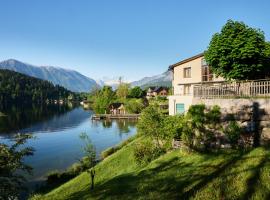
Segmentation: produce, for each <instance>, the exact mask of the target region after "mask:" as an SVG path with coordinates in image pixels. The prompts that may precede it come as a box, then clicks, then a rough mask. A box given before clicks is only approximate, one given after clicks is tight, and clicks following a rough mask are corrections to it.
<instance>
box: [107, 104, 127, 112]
mask: <svg viewBox="0 0 270 200" xmlns="http://www.w3.org/2000/svg"><path fill="white" fill-rule="evenodd" d="M109 109H110V114H112V115H124V114H126V109H125V106H124V104H123V103H112V104H111V105H110V106H109Z"/></svg>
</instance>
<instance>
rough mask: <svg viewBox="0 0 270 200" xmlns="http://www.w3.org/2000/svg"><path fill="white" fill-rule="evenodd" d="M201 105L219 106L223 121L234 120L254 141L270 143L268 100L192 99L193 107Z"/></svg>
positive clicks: (269, 102) (269, 107) (269, 109)
mask: <svg viewBox="0 0 270 200" xmlns="http://www.w3.org/2000/svg"><path fill="white" fill-rule="evenodd" d="M201 103H203V104H205V105H206V106H214V105H218V106H220V108H221V113H222V120H223V121H225V122H226V121H230V120H233V119H235V120H236V121H237V122H238V123H239V124H240V125H241V126H242V127H243V128H244V130H245V132H247V133H250V134H254V140H258V141H259V142H260V143H261V144H268V143H270V99H263V98H261V99H199V98H194V99H193V101H192V104H193V105H194V104H201ZM256 135H258V136H257V137H258V138H256Z"/></svg>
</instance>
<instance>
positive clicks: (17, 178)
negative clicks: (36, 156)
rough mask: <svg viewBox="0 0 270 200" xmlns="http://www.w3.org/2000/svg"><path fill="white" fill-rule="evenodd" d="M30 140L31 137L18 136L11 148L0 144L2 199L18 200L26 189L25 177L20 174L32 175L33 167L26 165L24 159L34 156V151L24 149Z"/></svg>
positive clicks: (25, 135)
mask: <svg viewBox="0 0 270 200" xmlns="http://www.w3.org/2000/svg"><path fill="white" fill-rule="evenodd" d="M30 138H32V136H31V135H28V134H24V135H21V134H18V135H17V136H16V137H15V139H14V144H12V145H11V146H8V145H6V144H3V143H0V199H11V200H12V199H18V196H19V194H20V192H21V191H22V190H24V189H25V188H24V187H23V183H24V182H25V177H24V176H23V175H21V174H19V173H18V172H19V171H24V172H27V173H29V174H31V171H32V167H31V166H29V165H27V164H25V162H24V158H25V157H26V156H31V155H33V153H34V149H33V148H31V147H23V145H24V144H25V143H26V141H27V140H28V139H30Z"/></svg>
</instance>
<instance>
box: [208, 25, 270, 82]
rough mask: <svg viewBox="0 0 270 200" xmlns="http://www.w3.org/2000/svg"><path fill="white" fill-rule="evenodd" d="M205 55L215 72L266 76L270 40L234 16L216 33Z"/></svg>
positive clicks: (241, 76)
mask: <svg viewBox="0 0 270 200" xmlns="http://www.w3.org/2000/svg"><path fill="white" fill-rule="evenodd" d="M205 59H206V62H207V63H208V64H209V66H211V69H212V71H213V72H214V74H215V75H217V76H222V77H224V78H225V79H228V80H231V79H233V80H248V79H249V80H250V79H257V78H265V73H268V72H269V71H270V70H269V68H270V66H269V64H270V50H269V43H267V42H266V41H265V37H264V33H263V32H262V31H260V30H258V29H255V28H251V27H248V26H247V25H245V24H244V23H243V22H237V21H233V20H228V21H227V23H226V24H225V26H223V27H222V29H221V32H220V33H216V34H214V36H213V37H212V40H211V42H210V44H209V47H208V49H207V51H206V52H205Z"/></svg>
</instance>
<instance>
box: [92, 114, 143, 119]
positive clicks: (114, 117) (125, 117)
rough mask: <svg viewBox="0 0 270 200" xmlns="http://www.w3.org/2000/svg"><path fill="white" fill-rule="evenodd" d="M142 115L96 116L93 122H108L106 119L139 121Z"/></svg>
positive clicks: (93, 116) (93, 117)
mask: <svg viewBox="0 0 270 200" xmlns="http://www.w3.org/2000/svg"><path fill="white" fill-rule="evenodd" d="M139 117H140V114H116V115H112V114H94V115H92V120H102V119H104V120H106V119H138V118H139Z"/></svg>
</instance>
